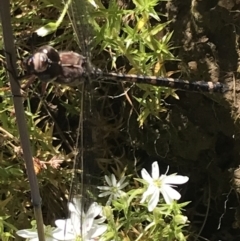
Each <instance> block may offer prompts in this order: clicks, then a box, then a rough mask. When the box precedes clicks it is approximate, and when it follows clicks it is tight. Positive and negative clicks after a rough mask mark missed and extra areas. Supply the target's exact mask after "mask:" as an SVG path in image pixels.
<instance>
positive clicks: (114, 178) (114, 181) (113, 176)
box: [111, 174, 117, 187]
mask: <svg viewBox="0 0 240 241" xmlns="http://www.w3.org/2000/svg"><path fill="white" fill-rule="evenodd" d="M111 181H112V186H113V187H116V185H117V180H116V177H115V175H114V174H112V175H111Z"/></svg>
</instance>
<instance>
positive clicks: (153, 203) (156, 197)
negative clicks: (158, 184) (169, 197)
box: [148, 189, 160, 212]
mask: <svg viewBox="0 0 240 241" xmlns="http://www.w3.org/2000/svg"><path fill="white" fill-rule="evenodd" d="M159 195H160V191H159V189H158V190H156V192H154V193H153V194H152V196H151V199H150V200H149V202H148V211H149V212H152V211H153V209H154V208H155V207H156V206H157V204H158V201H159Z"/></svg>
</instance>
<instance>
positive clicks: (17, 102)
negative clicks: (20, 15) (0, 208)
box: [0, 0, 45, 241]
mask: <svg viewBox="0 0 240 241" xmlns="http://www.w3.org/2000/svg"><path fill="white" fill-rule="evenodd" d="M0 15H1V22H2V30H3V39H4V47H5V51H6V53H7V54H6V62H7V68H8V70H9V79H10V84H11V91H12V94H13V103H14V108H15V114H16V120H17V125H18V130H19V135H20V141H21V146H22V150H23V157H24V160H25V162H26V168H27V174H28V179H29V183H30V188H31V196H32V202H33V207H34V213H35V218H36V221H37V230H38V237H39V240H40V241H45V237H44V227H43V219H42V211H41V197H40V193H39V188H38V183H37V178H36V175H35V172H34V168H33V159H32V153H31V148H30V141H29V135H28V132H27V125H26V120H25V115H24V109H23V104H22V101H21V97H20V96H21V92H20V85H19V83H18V82H17V80H16V76H15V74H16V73H17V72H16V54H15V48H14V42H13V33H12V26H11V15H10V2H9V0H1V7H0Z"/></svg>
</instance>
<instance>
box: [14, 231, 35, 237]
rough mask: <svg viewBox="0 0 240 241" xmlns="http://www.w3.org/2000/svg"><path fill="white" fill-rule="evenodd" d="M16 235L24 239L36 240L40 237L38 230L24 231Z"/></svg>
mask: <svg viewBox="0 0 240 241" xmlns="http://www.w3.org/2000/svg"><path fill="white" fill-rule="evenodd" d="M16 234H17V235H18V236H20V237H22V238H35V237H38V234H37V230H31V229H22V230H18V231H17V232H16Z"/></svg>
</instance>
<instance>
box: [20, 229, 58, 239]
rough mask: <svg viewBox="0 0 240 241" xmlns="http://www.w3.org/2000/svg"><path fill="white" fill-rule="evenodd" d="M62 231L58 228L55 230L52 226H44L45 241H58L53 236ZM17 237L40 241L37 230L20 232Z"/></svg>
mask: <svg viewBox="0 0 240 241" xmlns="http://www.w3.org/2000/svg"><path fill="white" fill-rule="evenodd" d="M59 231H60V230H59V229H58V228H54V227H51V226H44V234H45V241H57V240H58V239H55V238H54V237H53V236H57V233H58V232H59ZM16 233H17V235H18V236H20V237H22V238H26V239H27V240H29V241H38V240H39V239H38V233H37V229H36V228H33V229H22V230H18V231H17V232H16Z"/></svg>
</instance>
